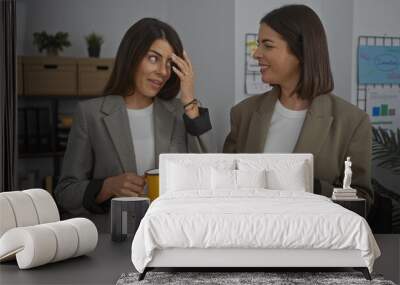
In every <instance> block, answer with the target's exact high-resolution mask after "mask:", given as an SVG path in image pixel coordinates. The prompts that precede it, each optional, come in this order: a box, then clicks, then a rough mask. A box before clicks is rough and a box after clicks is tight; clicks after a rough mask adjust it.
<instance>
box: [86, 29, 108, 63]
mask: <svg viewBox="0 0 400 285" xmlns="http://www.w3.org/2000/svg"><path fill="white" fill-rule="evenodd" d="M85 40H86V44H87V47H88V53H89V57H99V56H100V48H101V45H102V44H103V42H104V41H103V37H102V36H101V35H99V34H96V33H91V34H89V35H87V36H86V37H85Z"/></svg>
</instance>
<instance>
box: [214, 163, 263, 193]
mask: <svg viewBox="0 0 400 285" xmlns="http://www.w3.org/2000/svg"><path fill="white" fill-rule="evenodd" d="M266 182H267V181H266V171H265V170H231V169H215V168H212V170H211V183H212V186H211V187H212V189H213V190H218V189H229V190H237V189H239V188H266V187H267V183H266Z"/></svg>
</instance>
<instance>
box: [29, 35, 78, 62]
mask: <svg viewBox="0 0 400 285" xmlns="http://www.w3.org/2000/svg"><path fill="white" fill-rule="evenodd" d="M33 44H34V45H36V46H37V47H38V49H39V52H42V51H43V50H46V53H47V55H50V56H57V55H58V52H59V51H62V50H63V48H64V47H69V46H71V43H70V41H69V40H68V33H65V32H58V33H56V34H55V35H51V34H47V32H45V31H42V32H41V33H39V32H35V33H33Z"/></svg>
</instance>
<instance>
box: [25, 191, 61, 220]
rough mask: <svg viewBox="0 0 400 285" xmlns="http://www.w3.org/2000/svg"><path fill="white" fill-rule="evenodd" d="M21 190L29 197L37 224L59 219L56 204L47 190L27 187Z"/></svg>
mask: <svg viewBox="0 0 400 285" xmlns="http://www.w3.org/2000/svg"><path fill="white" fill-rule="evenodd" d="M22 192H24V193H26V194H28V195H29V196H30V197H31V199H32V201H33V204H34V205H35V208H36V213H37V215H38V218H39V224H45V223H51V222H57V221H59V220H60V214H59V213H58V209H57V205H56V203H55V202H54V199H53V197H51V195H50V193H49V192H47V191H46V190H43V189H29V190H24V191H22Z"/></svg>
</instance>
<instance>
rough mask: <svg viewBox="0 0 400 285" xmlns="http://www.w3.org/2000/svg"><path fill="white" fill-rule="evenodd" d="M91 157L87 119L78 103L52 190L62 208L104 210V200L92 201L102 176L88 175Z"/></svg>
mask: <svg viewBox="0 0 400 285" xmlns="http://www.w3.org/2000/svg"><path fill="white" fill-rule="evenodd" d="M93 161H94V159H93V151H92V146H91V141H90V137H89V135H88V126H87V120H86V117H85V112H84V110H83V107H82V105H81V104H80V103H79V104H78V108H77V111H76V113H75V116H74V121H73V125H72V127H71V131H70V134H69V136H68V144H67V149H66V151H65V154H64V160H63V166H62V171H61V177H60V179H59V182H58V184H57V187H56V188H55V190H54V195H55V199H56V201H57V204H58V205H59V206H60V207H61V208H62V209H63V210H66V211H68V212H71V213H80V212H82V210H83V209H86V210H89V211H90V212H94V213H103V212H105V211H106V210H107V208H108V205H109V203H108V201H106V202H105V203H103V204H101V205H97V204H96V203H95V199H96V197H97V194H98V193H99V192H100V190H101V187H102V185H103V180H101V179H100V180H92V179H91V174H92V170H93Z"/></svg>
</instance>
